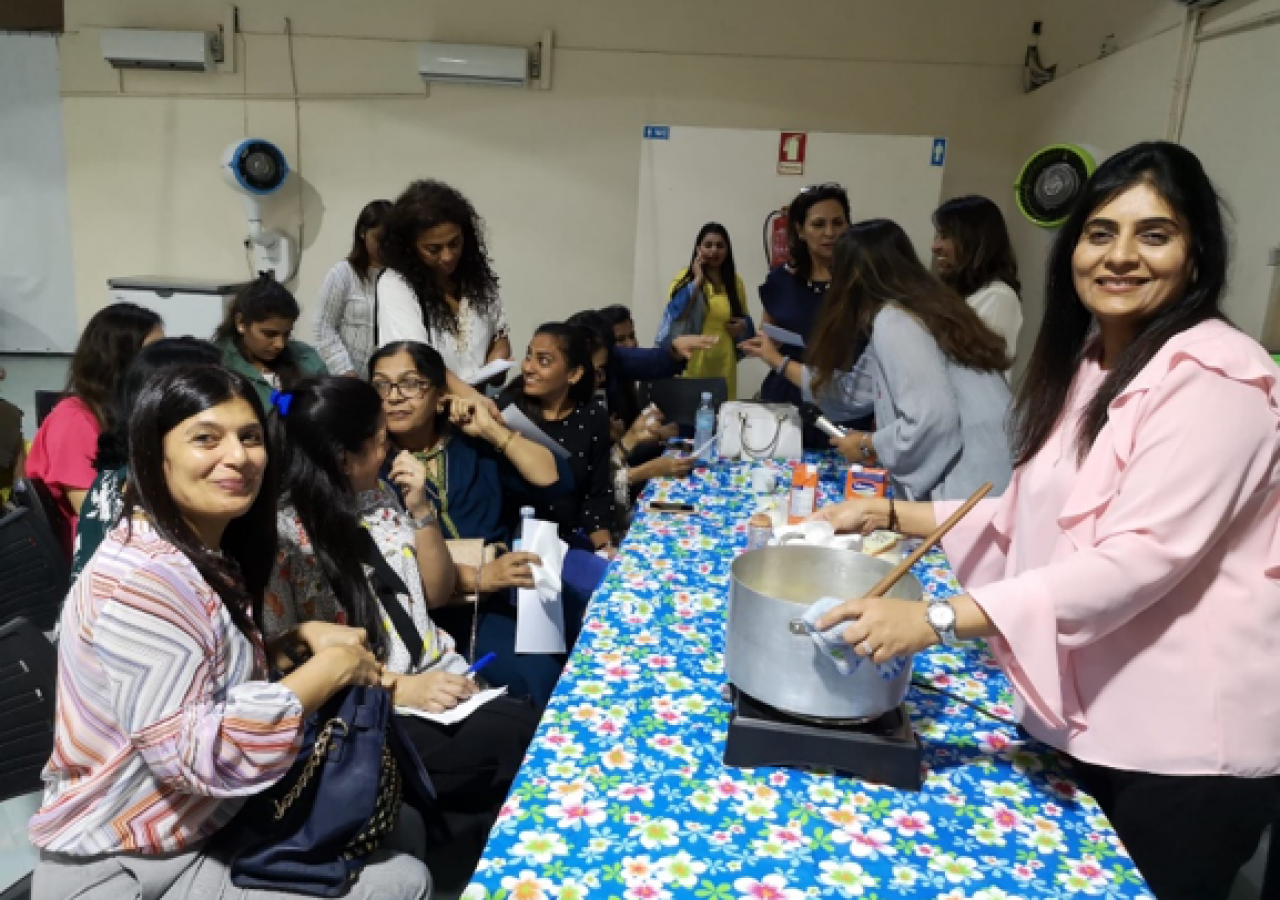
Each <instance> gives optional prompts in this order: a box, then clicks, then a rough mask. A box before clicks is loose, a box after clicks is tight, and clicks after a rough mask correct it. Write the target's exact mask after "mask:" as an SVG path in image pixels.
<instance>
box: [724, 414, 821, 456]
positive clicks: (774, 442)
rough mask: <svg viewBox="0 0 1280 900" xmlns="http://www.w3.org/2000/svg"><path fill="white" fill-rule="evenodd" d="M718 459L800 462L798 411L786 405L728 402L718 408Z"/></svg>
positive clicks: (800, 443)
mask: <svg viewBox="0 0 1280 900" xmlns="http://www.w3.org/2000/svg"><path fill="white" fill-rule="evenodd" d="M719 426H720V427H719V435H718V436H717V439H718V451H719V456H720V458H721V459H740V460H753V459H800V457H801V456H802V455H803V454H804V447H803V444H802V435H803V431H802V428H801V424H800V410H799V409H797V408H796V407H794V406H792V405H791V404H790V403H760V402H757V401H750V400H731V401H729V402H727V403H722V404H721V405H720V421H719Z"/></svg>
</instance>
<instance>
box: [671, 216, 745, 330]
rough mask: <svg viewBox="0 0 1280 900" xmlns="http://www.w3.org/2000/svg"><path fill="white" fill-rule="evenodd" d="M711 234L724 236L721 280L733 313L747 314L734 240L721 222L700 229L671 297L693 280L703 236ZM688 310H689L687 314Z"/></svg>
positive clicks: (738, 315)
mask: <svg viewBox="0 0 1280 900" xmlns="http://www.w3.org/2000/svg"><path fill="white" fill-rule="evenodd" d="M709 234H718V235H720V237H722V238H724V250H725V253H724V262H723V263H721V264H720V280H721V281H723V282H724V292H725V293H726V294H728V295H729V308H730V309H731V310H732V315H733V316H734V317H735V318H740V317H742V316H745V315H746V314H747V312H746V307H745V306H744V304H743V302H742V297H741V295H739V294H738V268H737V266H736V265H735V264H734V261H733V241H731V240H729V231H728V229H726V228H725V227H724V226H723V225H721V224H720V223H719V222H708V223H707V224H706V225H703V226H702V227H701V228H699V229H698V238H697V240H695V241H694V242H693V253H692V255H690V257H689V268H688V270H687V271H685V273H684V275H683V276H682V277H681V279H680V280H679V281H677V282H676V284H675V287H673V288H672V289H671V298H670V299H674V298H675V296H676V294H678V293H680V292H681V291H682V290H684V287H685V285H687V284H691V283H692V282H693V264H694V262H695V261H696V260H697V259H698V248H699V247H701V246H702V240H703V238H705V237H706V236H707V235H709ZM690 306H692V304H690ZM687 312H688V310H686V314H687Z"/></svg>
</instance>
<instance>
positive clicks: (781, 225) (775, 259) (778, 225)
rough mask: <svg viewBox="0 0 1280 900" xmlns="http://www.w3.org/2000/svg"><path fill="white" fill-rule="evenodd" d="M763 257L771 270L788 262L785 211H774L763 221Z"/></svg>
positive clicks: (789, 257) (789, 256)
mask: <svg viewBox="0 0 1280 900" xmlns="http://www.w3.org/2000/svg"><path fill="white" fill-rule="evenodd" d="M764 256H765V259H767V260H768V261H769V268H770V269H773V268H776V267H778V266H781V265H785V264H786V263H787V262H789V261H790V259H791V255H790V251H789V250H788V249H787V211H786V209H779V210H774V211H773V212H771V213H769V215H768V217H767V218H766V219H765V220H764Z"/></svg>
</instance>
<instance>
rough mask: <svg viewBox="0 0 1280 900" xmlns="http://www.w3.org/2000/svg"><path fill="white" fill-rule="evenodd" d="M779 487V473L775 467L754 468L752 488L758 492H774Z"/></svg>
mask: <svg viewBox="0 0 1280 900" xmlns="http://www.w3.org/2000/svg"><path fill="white" fill-rule="evenodd" d="M777 487H778V473H777V472H775V471H773V469H753V470H752V471H751V490H752V491H754V492H755V493H757V494H772V493H773V492H774V490H775V489H776V488H777Z"/></svg>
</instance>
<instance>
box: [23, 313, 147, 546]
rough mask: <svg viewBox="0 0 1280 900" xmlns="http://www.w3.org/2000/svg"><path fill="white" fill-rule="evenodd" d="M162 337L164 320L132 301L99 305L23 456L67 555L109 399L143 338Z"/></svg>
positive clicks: (107, 426)
mask: <svg viewBox="0 0 1280 900" xmlns="http://www.w3.org/2000/svg"><path fill="white" fill-rule="evenodd" d="M162 337H164V322H162V321H161V320H160V317H159V316H158V315H156V314H155V313H154V312H152V311H151V310H149V309H146V308H144V307H141V306H138V305H137V304H136V303H113V304H111V305H110V306H108V307H106V308H104V309H101V310H99V311H98V312H97V313H96V314H95V315H94V316H93V318H92V319H90V320H89V324H88V325H86V326H85V327H84V331H83V332H82V333H81V334H80V340H79V341H78V342H77V343H76V352H75V354H74V355H73V356H72V357H71V374H70V377H69V378H68V379H67V395H68V396H67V397H65V398H64V399H62V400H61V401H59V402H58V405H57V406H55V407H54V408H53V411H52V412H50V413H49V416H48V418H46V419H45V420H44V422H42V423H41V425H40V428H39V429H38V430H37V431H36V436H35V439H34V440H32V442H31V452H30V454H29V455H28V456H27V464H26V476H27V477H28V478H34V479H38V480H40V481H42V482H44V484H45V486H46V487H47V488H48V489H49V494H50V496H52V497H53V500H54V502H55V503H56V504H57V505H58V510H59V512H60V513H61V516H59V517H57V518H56V519H55V521H54V528H55V529H56V530H57V532H58V534H57V537H58V540H59V541H61V542H62V545H63V548H64V549H65V550H66V553H67V559H68V560H69V559H71V546H72V538H73V536H74V535H75V533H76V520H77V518H78V517H79V515H80V505H81V504H82V503H84V497H85V494H86V493H88V490H89V486H90V485H92V484H93V480H94V478H96V477H97V474H98V473H97V472H96V471H95V470H94V468H93V458H94V456H95V455H97V452H98V435H100V434H101V433H102V432H103V431H109V430H111V428H113V427H114V426H115V423H114V422H112V421H111V409H110V407H111V403H110V400H111V398H112V397H114V396H115V392H116V385H117V384H118V383H119V381H120V379H121V378H122V377H123V376H124V373H125V370H126V369H128V368H129V363H131V362H133V358H134V357H135V356H137V355H138V351H139V350H141V349H142V347H143V346H144V345H145V344H150V343H151V342H152V341H158V340H160V338H162Z"/></svg>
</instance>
